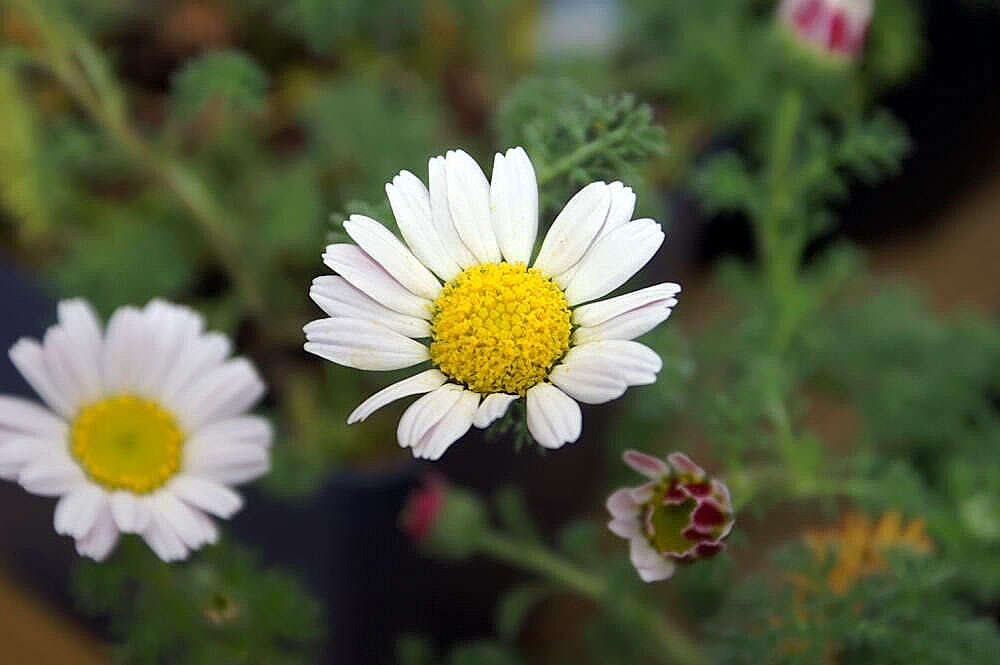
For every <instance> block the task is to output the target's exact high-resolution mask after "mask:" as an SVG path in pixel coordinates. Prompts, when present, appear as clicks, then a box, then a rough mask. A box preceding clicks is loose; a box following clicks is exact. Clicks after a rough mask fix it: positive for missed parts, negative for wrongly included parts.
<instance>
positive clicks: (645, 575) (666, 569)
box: [636, 557, 677, 582]
mask: <svg viewBox="0 0 1000 665" xmlns="http://www.w3.org/2000/svg"><path fill="white" fill-rule="evenodd" d="M676 568H677V564H675V563H674V562H673V561H671V560H669V559H667V558H665V557H660V558H659V560H657V561H656V563H654V564H652V565H651V566H645V567H643V568H636V572H637V573H639V577H640V579H642V581H643V582H659V581H661V580H665V579H668V578H670V577H671V576H673V574H674V570H675V569H676Z"/></svg>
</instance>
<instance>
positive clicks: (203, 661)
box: [73, 539, 322, 665]
mask: <svg viewBox="0 0 1000 665" xmlns="http://www.w3.org/2000/svg"><path fill="white" fill-rule="evenodd" d="M73 584H74V590H75V592H76V596H77V599H78V601H79V602H80V604H81V606H82V607H83V608H84V609H85V610H86V611H87V612H88V613H90V614H93V615H96V616H110V617H111V631H112V633H113V635H114V637H115V640H116V646H115V658H116V661H117V662H119V663H122V664H123V665H167V664H168V663H169V664H170V665H219V663H226V664H227V665H258V664H259V665H306V664H307V663H313V662H315V661H314V660H313V659H314V657H315V655H316V646H317V642H318V640H319V638H320V637H321V635H322V630H321V625H322V624H321V616H320V610H319V608H318V606H317V604H316V602H315V601H314V600H313V599H311V598H309V597H308V596H307V595H306V594H305V593H304V592H303V590H302V589H301V587H300V586H299V584H298V583H297V582H296V581H295V580H294V579H292V578H291V577H289V576H288V575H286V574H285V573H282V572H279V571H274V570H266V569H262V568H261V567H260V566H258V565H257V564H256V563H255V561H254V559H253V557H252V556H250V555H249V554H247V553H246V552H244V551H242V550H240V549H239V548H238V547H236V546H234V545H228V544H224V545H217V546H213V547H209V548H207V549H206V550H205V551H203V552H201V553H199V554H198V555H197V556H196V557H195V558H194V559H192V560H191V561H190V562H188V563H185V564H182V565H170V564H166V563H163V562H161V561H159V560H158V559H157V558H156V557H155V555H153V554H152V553H151V552H150V551H149V550H148V549H147V548H146V547H145V545H143V544H141V543H139V542H138V541H136V540H133V539H129V540H128V541H126V542H124V543H122V544H121V545H120V546H119V548H118V550H117V551H116V552H115V554H114V555H113V557H112V558H111V559H109V560H108V561H107V562H105V563H103V564H95V563H82V564H81V565H80V566H79V568H78V570H77V573H76V576H75V579H74V583H73Z"/></svg>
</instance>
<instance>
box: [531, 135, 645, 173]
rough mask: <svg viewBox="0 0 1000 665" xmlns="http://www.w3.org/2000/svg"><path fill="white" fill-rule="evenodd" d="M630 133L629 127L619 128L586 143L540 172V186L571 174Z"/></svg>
mask: <svg viewBox="0 0 1000 665" xmlns="http://www.w3.org/2000/svg"><path fill="white" fill-rule="evenodd" d="M627 131H628V128H627V127H619V128H618V129H615V130H612V131H610V132H608V133H607V134H604V135H602V136H599V137H598V138H596V139H594V140H593V141H591V142H590V143H585V144H583V145H582V146H580V147H579V148H577V149H576V150H574V151H573V152H571V153H570V154H568V155H566V156H565V157H563V158H562V159H560V160H558V161H556V162H554V163H552V164H550V165H549V166H548V167H546V168H541V169H539V170H538V176H537V177H538V186H539V187H541V186H543V185H546V184H548V183H549V182H551V181H552V180H554V179H556V178H558V177H559V176H561V175H563V174H565V173H567V172H569V171H570V170H572V169H573V168H575V167H576V166H578V165H579V164H582V163H583V162H585V161H586V160H587V159H589V158H590V157H591V156H593V155H595V154H597V153H599V152H601V151H602V150H604V148H605V146H607V145H610V144H612V143H614V142H615V141H619V140H621V139H622V137H623V136H625V134H626V132H627Z"/></svg>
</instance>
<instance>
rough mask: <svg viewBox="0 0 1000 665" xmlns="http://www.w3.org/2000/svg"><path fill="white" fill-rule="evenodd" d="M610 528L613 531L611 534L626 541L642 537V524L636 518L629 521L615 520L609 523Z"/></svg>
mask: <svg viewBox="0 0 1000 665" xmlns="http://www.w3.org/2000/svg"><path fill="white" fill-rule="evenodd" d="M608 528H609V529H611V533H613V534H615V535H616V536H618V537H619V538H625V539H626V540H630V539H632V538H638V537H640V536H641V535H642V530H641V528H640V522H639V520H638V519H636V518H634V517H633V518H629V519H618V518H615V519H613V520H611V521H609V522H608Z"/></svg>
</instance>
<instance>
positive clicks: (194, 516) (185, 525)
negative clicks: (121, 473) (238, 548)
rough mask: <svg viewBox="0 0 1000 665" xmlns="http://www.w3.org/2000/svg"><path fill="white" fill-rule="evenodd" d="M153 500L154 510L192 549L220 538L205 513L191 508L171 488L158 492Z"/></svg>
mask: <svg viewBox="0 0 1000 665" xmlns="http://www.w3.org/2000/svg"><path fill="white" fill-rule="evenodd" d="M152 502H153V512H154V513H155V514H156V515H159V516H160V517H162V518H163V521H164V523H165V524H166V526H168V527H169V528H170V529H173V531H174V533H175V534H177V536H178V538H180V539H181V542H183V543H184V545H185V546H187V547H189V548H190V549H192V550H196V549H198V548H199V547H201V546H202V545H207V544H209V543H214V542H216V541H217V540H218V539H219V532H218V530H216V528H215V525H214V524H212V521H211V520H210V519H208V518H207V517H205V515H204V513H202V512H201V511H199V510H195V509H193V508H191V507H190V506H188V504H186V503H184V502H183V501H181V500H180V499H178V498H177V497H175V496H174V495H173V494H172V493H171V492H170V491H169V490H166V491H163V490H161V491H159V492H157V493H156V494H155V495H154V496H153V500H152Z"/></svg>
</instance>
